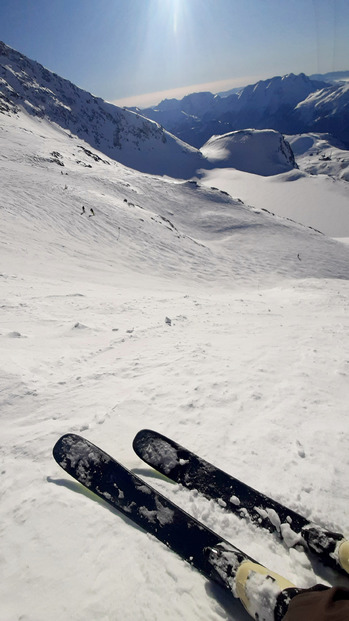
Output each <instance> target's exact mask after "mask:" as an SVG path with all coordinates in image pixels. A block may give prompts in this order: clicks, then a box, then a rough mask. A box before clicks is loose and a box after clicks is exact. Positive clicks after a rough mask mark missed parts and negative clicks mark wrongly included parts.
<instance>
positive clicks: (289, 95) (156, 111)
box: [142, 73, 349, 147]
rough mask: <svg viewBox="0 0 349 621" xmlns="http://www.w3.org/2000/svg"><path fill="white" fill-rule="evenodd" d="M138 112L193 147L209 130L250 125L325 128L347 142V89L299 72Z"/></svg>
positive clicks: (283, 129) (294, 130) (288, 130)
mask: <svg viewBox="0 0 349 621" xmlns="http://www.w3.org/2000/svg"><path fill="white" fill-rule="evenodd" d="M142 114H144V115H145V116H147V117H148V118H151V119H153V120H156V121H158V122H159V123H161V124H162V125H163V126H164V127H166V128H167V129H168V130H169V131H172V132H173V133H174V134H175V135H176V136H179V137H180V138H181V139H182V140H185V141H186V142H188V143H189V144H192V145H194V146H196V147H200V146H202V144H204V143H205V142H206V141H207V140H208V139H209V138H210V137H211V136H212V135H214V134H225V133H228V132H230V131H235V130H238V129H247V128H250V127H254V128H256V129H275V130H277V131H280V132H281V133H284V134H285V133H286V134H296V133H305V132H309V131H321V132H330V133H332V134H333V135H334V136H335V137H337V138H338V139H339V140H342V141H343V142H346V143H347V144H349V133H348V132H349V130H348V127H349V93H348V90H347V89H346V87H345V86H343V85H342V84H341V83H338V84H336V85H333V84H329V83H328V82H325V81H318V80H311V79H310V78H309V77H307V76H306V75H304V74H300V75H294V74H292V73H291V74H289V75H286V76H282V77H281V76H277V77H273V78H271V79H269V80H262V81H260V82H257V83H256V84H253V85H249V86H246V87H245V88H243V89H241V90H240V91H239V92H238V93H233V94H231V95H229V96H227V97H221V96H219V95H212V94H210V93H195V94H193V95H187V96H186V97H185V98H183V99H182V100H180V101H177V100H170V102H167V101H166V100H165V101H164V102H161V103H160V104H159V105H158V106H156V107H153V108H148V109H145V110H142Z"/></svg>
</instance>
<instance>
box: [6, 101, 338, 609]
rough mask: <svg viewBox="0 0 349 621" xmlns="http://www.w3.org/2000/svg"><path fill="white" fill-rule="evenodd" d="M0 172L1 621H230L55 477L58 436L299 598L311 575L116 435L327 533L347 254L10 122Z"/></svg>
mask: <svg viewBox="0 0 349 621" xmlns="http://www.w3.org/2000/svg"><path fill="white" fill-rule="evenodd" d="M0 168H1V205H0V207H1V227H0V244H1V245H0V248H1V250H0V252H1V255H0V257H1V263H0V285H1V325H0V342H1V348H0V365H1V366H0V382H1V409H0V416H1V445H2V446H1V462H2V466H1V471H2V472H1V492H2V500H1V505H0V537H1V553H0V568H1V577H2V578H1V581H0V601H1V614H0V616H1V619H2V620H4V621H5V620H6V621H19V620H21V621H51V620H52V621H60V620H61V619H69V620H70V621H82V620H83V621H96V620H97V619H98V620H99V621H115V620H122V621H160V620H163V619H167V620H168V621H179V620H181V621H182V620H183V619H186V620H190V621H202V620H203V619H205V620H207V621H222V619H226V620H227V621H228V620H229V621H244V620H246V619H247V615H246V614H245V612H244V611H243V610H242V607H241V606H240V604H239V603H238V602H235V601H234V600H232V599H231V598H230V597H229V596H228V595H227V594H224V593H223V592H222V591H221V590H220V589H219V587H217V586H215V585H212V584H209V583H207V581H206V580H205V579H204V578H203V577H202V576H200V575H199V574H198V573H197V572H195V571H194V570H192V569H191V567H190V566H189V565H187V564H186V563H184V562H183V561H181V559H179V558H177V557H176V555H175V554H173V553H171V552H170V551H169V550H168V549H167V548H166V547H165V546H163V545H162V544H160V543H158V542H157V541H156V540H155V539H153V538H152V537H150V536H147V535H146V534H145V533H144V532H143V531H142V530H140V529H138V528H135V527H133V526H132V524H131V522H129V521H128V520H126V519H125V518H123V517H121V516H120V515H119V514H118V513H117V512H116V511H111V510H109V509H108V507H107V505H106V504H104V503H103V502H102V501H100V500H98V499H97V498H96V497H94V496H93V495H92V494H90V493H89V492H88V491H85V490H84V489H83V488H82V487H81V486H80V485H78V484H77V483H76V482H74V481H73V480H71V479H70V478H69V476H68V475H67V474H65V473H64V472H63V471H62V470H61V469H60V468H59V466H58V465H57V464H56V462H55V461H54V460H53V458H52V454H51V452H52V447H53V445H54V443H55V441H56V440H57V439H58V438H59V437H60V435H62V434H63V433H66V432H69V431H71V432H75V433H79V434H81V435H84V436H85V437H86V438H88V439H89V440H91V441H92V442H93V443H95V444H97V445H99V446H101V447H102V448H103V449H104V450H105V451H106V452H107V453H109V454H111V455H114V456H115V457H116V459H118V460H119V461H121V462H122V463H124V464H125V465H126V466H127V467H128V468H129V469H131V470H133V471H135V472H136V473H137V474H138V475H140V476H141V477H143V478H144V479H145V480H146V481H147V482H150V483H151V484H152V485H153V486H154V487H156V488H157V489H158V490H159V491H161V492H162V493H165V494H166V495H167V496H169V497H170V498H171V499H172V500H173V501H175V502H176V503H177V504H179V505H180V506H182V507H184V508H185V509H186V510H187V511H188V512H189V513H191V514H193V515H194V516H195V517H197V518H199V519H200V520H202V521H203V522H204V523H205V524H207V525H208V526H210V527H211V528H213V529H214V530H215V531H217V532H218V533H220V534H221V535H222V537H225V538H226V539H228V540H229V541H231V542H232V543H234V544H236V545H237V546H238V547H239V548H241V549H243V550H246V552H247V553H249V554H250V555H252V556H253V557H254V558H256V559H257V560H259V561H260V562H262V563H264V564H265V565H267V566H269V567H271V568H272V569H273V570H275V571H277V572H279V573H281V574H283V575H285V576H286V577H287V578H289V579H290V580H291V581H293V582H295V583H297V584H298V585H299V586H310V585H312V584H314V583H316V582H319V581H325V582H326V581H329V583H331V582H333V581H334V580H335V579H336V577H335V576H334V574H326V575H323V574H322V572H321V567H320V566H319V565H316V564H315V565H313V566H312V564H311V563H310V561H309V559H308V557H307V556H306V555H305V554H304V552H303V551H302V550H297V549H287V547H286V546H285V545H284V544H282V543H281V542H280V541H279V540H278V537H277V536H276V535H272V534H269V533H266V532H260V531H259V530H258V529H257V528H256V527H255V526H252V525H249V524H248V523H246V522H244V521H243V520H241V519H239V518H238V517H236V516H233V515H230V514H229V513H228V512H226V511H225V509H224V508H222V507H220V506H218V505H216V504H213V503H212V502H208V501H206V500H204V499H202V498H200V497H199V496H198V494H196V493H195V492H188V491H187V490H184V489H181V488H179V487H178V486H176V485H171V484H170V483H169V482H168V481H166V480H165V479H163V478H161V477H159V476H157V475H156V474H155V473H154V472H153V471H152V470H151V469H150V468H148V467H146V466H144V464H142V462H141V461H140V460H139V459H138V458H137V457H136V456H135V454H134V453H133V452H132V448H131V444H132V439H133V437H134V435H135V434H136V432H137V431H138V430H139V429H140V428H142V427H151V428H154V429H157V430H159V431H160V432H162V433H164V434H166V435H169V436H171V437H173V438H175V439H176V440H177V441H178V442H180V443H181V444H183V445H184V446H188V448H192V449H193V450H195V451H196V452H197V453H199V454H200V455H202V457H204V458H206V459H207V460H209V461H211V462H213V463H216V464H217V465H218V466H219V467H220V468H223V469H224V470H226V471H228V472H230V473H232V474H234V475H236V476H237V477H238V478H240V479H242V480H244V481H246V482H247V483H249V484H250V485H252V486H254V487H255V488H257V489H260V490H261V491H264V492H265V493H267V494H270V495H272V496H273V497H275V498H276V499H277V500H279V501H281V502H284V503H286V504H288V505H289V506H290V507H291V508H292V509H294V510H296V511H299V512H301V513H303V514H304V515H305V516H306V517H307V518H309V519H312V520H314V521H316V522H318V523H320V524H322V525H324V526H326V527H327V528H332V529H334V530H337V531H342V532H344V534H347V535H349V517H348V512H347V504H348V503H347V483H348V465H349V461H348V455H349V441H348V437H349V436H348V411H347V410H348V392H349V382H348V376H349V354H348V352H349V342H348V330H349V314H348V311H349V282H348V279H349V248H348V247H347V246H346V245H344V244H341V243H339V242H337V241H334V240H331V239H329V238H327V237H325V236H324V235H322V234H320V233H317V232H315V231H312V230H310V229H308V228H306V227H305V226H302V225H297V224H293V223H291V222H289V221H287V220H284V219H282V218H279V217H277V216H272V215H270V214H267V213H265V212H263V211H262V210H261V209H254V208H253V207H249V206H248V205H245V204H243V203H242V202H240V201H239V200H238V199H234V198H231V196H229V195H227V194H226V193H222V191H220V190H215V189H211V187H210V186H208V187H204V186H202V185H200V184H197V183H196V182H188V181H180V180H171V179H167V180H165V179H162V178H159V177H151V176H147V175H145V174H142V173H139V172H135V171H133V170H131V169H128V168H125V167H124V166H122V165H121V164H118V163H116V162H115V161H113V160H111V159H109V158H108V156H107V155H105V154H103V153H101V152H99V153H98V152H97V151H96V150H95V149H92V147H91V146H90V145H88V144H87V143H84V142H83V141H82V139H81V138H80V139H78V138H75V137H74V136H73V137H69V136H68V135H67V133H65V132H64V131H62V130H61V129H59V127H57V126H54V125H51V124H50V123H49V122H48V121H45V120H41V121H40V120H38V119H35V118H33V117H32V116H29V115H27V114H25V113H23V112H18V115H17V116H7V115H1V126H0ZM254 179H255V176H254V175H250V180H251V183H254ZM343 183H344V182H343ZM282 187H283V188H284V192H285V193H286V192H287V190H288V184H287V183H284V184H283V185H282ZM232 195H233V196H236V194H234V191H232ZM83 206H84V207H85V213H82V211H83V210H82V207H83ZM91 209H93V210H94V214H95V215H94V216H93V215H92V212H91ZM90 216H91V217H90ZM337 579H338V577H337Z"/></svg>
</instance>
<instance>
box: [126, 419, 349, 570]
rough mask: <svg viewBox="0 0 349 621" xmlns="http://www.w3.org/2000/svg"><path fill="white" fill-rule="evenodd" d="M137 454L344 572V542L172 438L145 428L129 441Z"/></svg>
mask: <svg viewBox="0 0 349 621" xmlns="http://www.w3.org/2000/svg"><path fill="white" fill-rule="evenodd" d="M133 448H134V450H135V452H136V453H137V455H138V456H139V457H140V458H141V459H142V460H143V461H145V462H146V463H147V464H148V465H150V466H152V467H153V468H155V469H156V470H157V471H158V472H160V473H162V474H164V475H166V476H167V477H168V478H169V479H172V480H173V481H175V482H176V483H180V484H182V485H183V486H185V487H187V488H188V489H195V490H197V491H199V492H200V493H201V494H203V495H204V496H205V497H206V498H209V499H214V500H216V501H218V502H219V504H220V506H223V507H224V508H226V509H227V510H228V511H230V512H233V513H235V514H237V515H238V516H240V517H242V518H246V519H249V520H251V521H252V522H253V523H255V524H257V525H258V526H261V527H263V528H265V529H267V530H269V531H270V532H275V531H277V533H278V534H279V536H280V537H281V539H282V540H283V541H284V542H285V544H286V545H287V546H288V547H292V546H295V545H298V544H301V545H303V547H304V548H305V549H306V550H307V549H309V550H311V552H312V553H314V554H315V555H316V556H317V557H318V558H319V559H321V561H322V563H323V564H325V565H327V566H329V567H332V568H333V569H336V570H340V571H344V572H346V573H349V542H348V541H346V539H345V538H344V536H343V535H342V534H340V533H334V532H331V531H329V530H326V529H325V528H322V527H321V526H319V525H317V524H313V523H311V522H309V520H307V519H306V518H305V517H304V516H302V515H300V514H299V513H296V512H295V511H293V510H292V509H288V508H287V507H285V506H284V505H282V504H281V503H279V502H277V501H275V500H273V499H272V498H269V497H268V496H266V495H265V494H262V493H261V492H258V491H257V490H255V489H253V488H252V487H250V486H248V485H246V484H245V483H243V482H241V481H239V480H238V479H236V478H235V477H233V476H231V475H229V474H227V473H226V472H224V471H223V470H220V469H219V468H216V467H215V466H213V465H212V464H210V463H209V462H207V461H205V460H204V459H202V458H201V457H199V456H198V455H196V454H195V453H193V452H192V451H190V450H188V449H186V448H184V447H183V446H181V445H179V444H177V442H175V441H174V440H172V439H170V438H167V437H166V436H164V435H162V434H160V433H158V432H156V431H152V430H149V429H143V430H141V431H139V432H138V433H137V435H136V436H135V438H134V441H133Z"/></svg>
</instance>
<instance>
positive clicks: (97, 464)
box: [53, 433, 299, 621]
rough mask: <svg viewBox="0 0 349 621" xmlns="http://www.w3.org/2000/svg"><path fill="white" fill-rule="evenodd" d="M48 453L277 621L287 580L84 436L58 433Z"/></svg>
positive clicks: (259, 613) (267, 620)
mask: <svg viewBox="0 0 349 621" xmlns="http://www.w3.org/2000/svg"><path fill="white" fill-rule="evenodd" d="M53 456H54V458H55V460H56V462H57V463H58V464H59V465H60V466H61V467H62V468H63V470H65V471H66V472H67V473H69V474H70V475H71V476H72V477H74V478H75V479H76V480H77V481H79V482H80V483H82V485H84V486H85V487H86V488H87V489H89V490H90V491H92V492H94V493H95V494H97V496H99V497H100V498H102V499H103V500H104V501H105V502H106V503H108V504H109V505H111V506H112V507H113V508H115V509H117V510H118V511H120V512H121V513H122V514H123V515H125V516H126V517H127V518H129V519H130V520H131V521H132V522H134V523H135V524H137V525H138V526H140V527H141V528H143V529H144V530H145V531H146V532H147V533H150V534H151V535H154V536H155V537H156V538H157V539H158V540H159V541H161V542H162V543H164V544H165V545H166V546H167V547H168V548H170V549H171V550H173V551H174V552H176V553H177V554H178V555H179V556H180V557H181V558H182V559H184V560H185V561H187V562H188V563H190V565H192V566H193V567H195V568H196V569H197V570H199V571H200V572H201V573H202V574H203V575H204V576H205V577H206V578H208V579H210V580H214V581H215V582H217V583H219V584H220V585H221V586H222V587H224V588H225V589H226V590H228V591H229V592H230V593H231V594H232V595H234V597H238V598H239V599H240V600H241V602H242V603H243V605H244V606H245V608H246V610H247V611H248V612H249V614H250V615H251V616H252V617H253V618H255V619H257V618H258V619H260V620H264V621H281V619H282V618H283V616H284V615H285V613H286V610H287V607H288V604H289V601H290V599H291V598H292V597H293V596H294V595H296V594H297V593H298V592H299V589H297V588H296V587H295V586H294V585H293V584H292V583H290V582H289V581H288V580H286V579H285V578H283V577H282V576H279V575H278V574H276V573H274V572H272V571H269V570H268V569H266V568H265V567H263V566H262V565H259V564H258V563H256V561H254V560H253V559H252V558H251V557H249V556H248V555H247V554H245V553H244V552H242V551H241V550H239V549H238V548H237V547H235V546H234V545H232V544H231V543H229V542H228V541H226V540H224V539H222V537H220V536H219V535H218V534H216V533H215V532H213V531H212V530H210V529H209V528H207V527H206V526H204V524H202V523H201V522H199V521H198V520H196V519H195V518H193V517H192V516H190V515H189V514H188V513H186V512H185V511H183V510H182V509H180V508H179V507H178V506H176V505H175V504H174V503H172V502H171V501H170V500H169V499H167V498H166V497H165V496H163V495H162V494H160V493H159V492H157V491H156V490H155V489H153V488H152V487H150V486H149V485H148V484H147V483H145V482H144V481H143V480H142V479H140V478H139V477H137V476H136V475H135V474H133V473H132V472H131V471H129V470H127V469H126V468H125V467H124V466H122V465H121V464H120V463H119V462H117V461H116V460H115V459H113V458H112V457H110V456H109V455H108V454H107V453H105V452H104V451H103V450H102V449H100V448H99V447H97V446H95V445H94V444H92V443H91V442H89V441H88V440H86V439H85V438H82V437H81V436H78V435H75V434H71V433H69V434H66V435H64V436H62V437H61V438H60V439H59V440H58V442H57V443H56V444H55V446H54V448H53ZM256 584H257V585H258V588H256V587H255V585H256ZM285 589H286V590H285Z"/></svg>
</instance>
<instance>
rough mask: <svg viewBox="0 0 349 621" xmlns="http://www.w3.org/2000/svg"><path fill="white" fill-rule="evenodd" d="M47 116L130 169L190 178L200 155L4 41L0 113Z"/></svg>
mask: <svg viewBox="0 0 349 621" xmlns="http://www.w3.org/2000/svg"><path fill="white" fill-rule="evenodd" d="M21 110H24V111H25V112H26V113H28V114H30V115H34V116H37V117H39V118H42V119H43V118H47V119H49V120H50V121H51V122H55V123H57V124H58V125H59V126H60V127H61V128H63V129H64V130H65V131H67V132H68V135H69V133H72V134H74V135H77V136H78V137H79V138H81V139H82V140H86V142H88V143H89V144H90V145H91V147H92V148H95V149H98V151H100V152H102V153H104V154H105V155H107V156H108V157H111V158H113V159H115V160H116V161H119V162H120V163H122V164H124V165H125V166H129V167H131V168H136V169H137V170H140V171H141V172H146V173H151V174H168V175H171V176H174V177H181V178H189V177H191V176H192V175H193V173H194V172H195V170H196V169H197V168H199V167H200V166H202V165H203V164H204V159H203V156H202V155H201V153H200V152H199V151H198V150H197V149H195V148H194V147H192V146H190V145H187V144H185V143H184V142H183V141H181V140H180V139H179V138H177V137H176V136H173V135H172V134H170V133H169V132H167V131H166V130H165V129H164V128H163V127H161V126H160V125H159V124H158V123H157V122H154V121H151V120H149V119H146V118H145V117H144V116H141V115H140V114H138V113H136V112H132V111H130V110H127V109H122V108H119V107H117V106H115V105H114V104H111V103H108V102H105V101H104V100H103V99H101V98H100V97H96V96H94V95H92V94H91V93H88V92H87V91H84V90H82V89H80V88H79V87H77V86H76V85H75V84H73V83H72V82H70V81H69V80H66V79H64V78H61V77H60V76H58V75H57V74H55V73H53V72H51V71H49V70H48V69H46V68H45V67H43V66H42V65H41V64H40V63H37V62H36V61H32V60H30V59H28V58H27V57H26V56H24V55H23V54H21V53H20V52H17V51H16V50H13V49H12V48H10V47H9V46H7V45H6V44H5V43H3V42H0V113H3V114H19V113H20V111H21Z"/></svg>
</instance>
